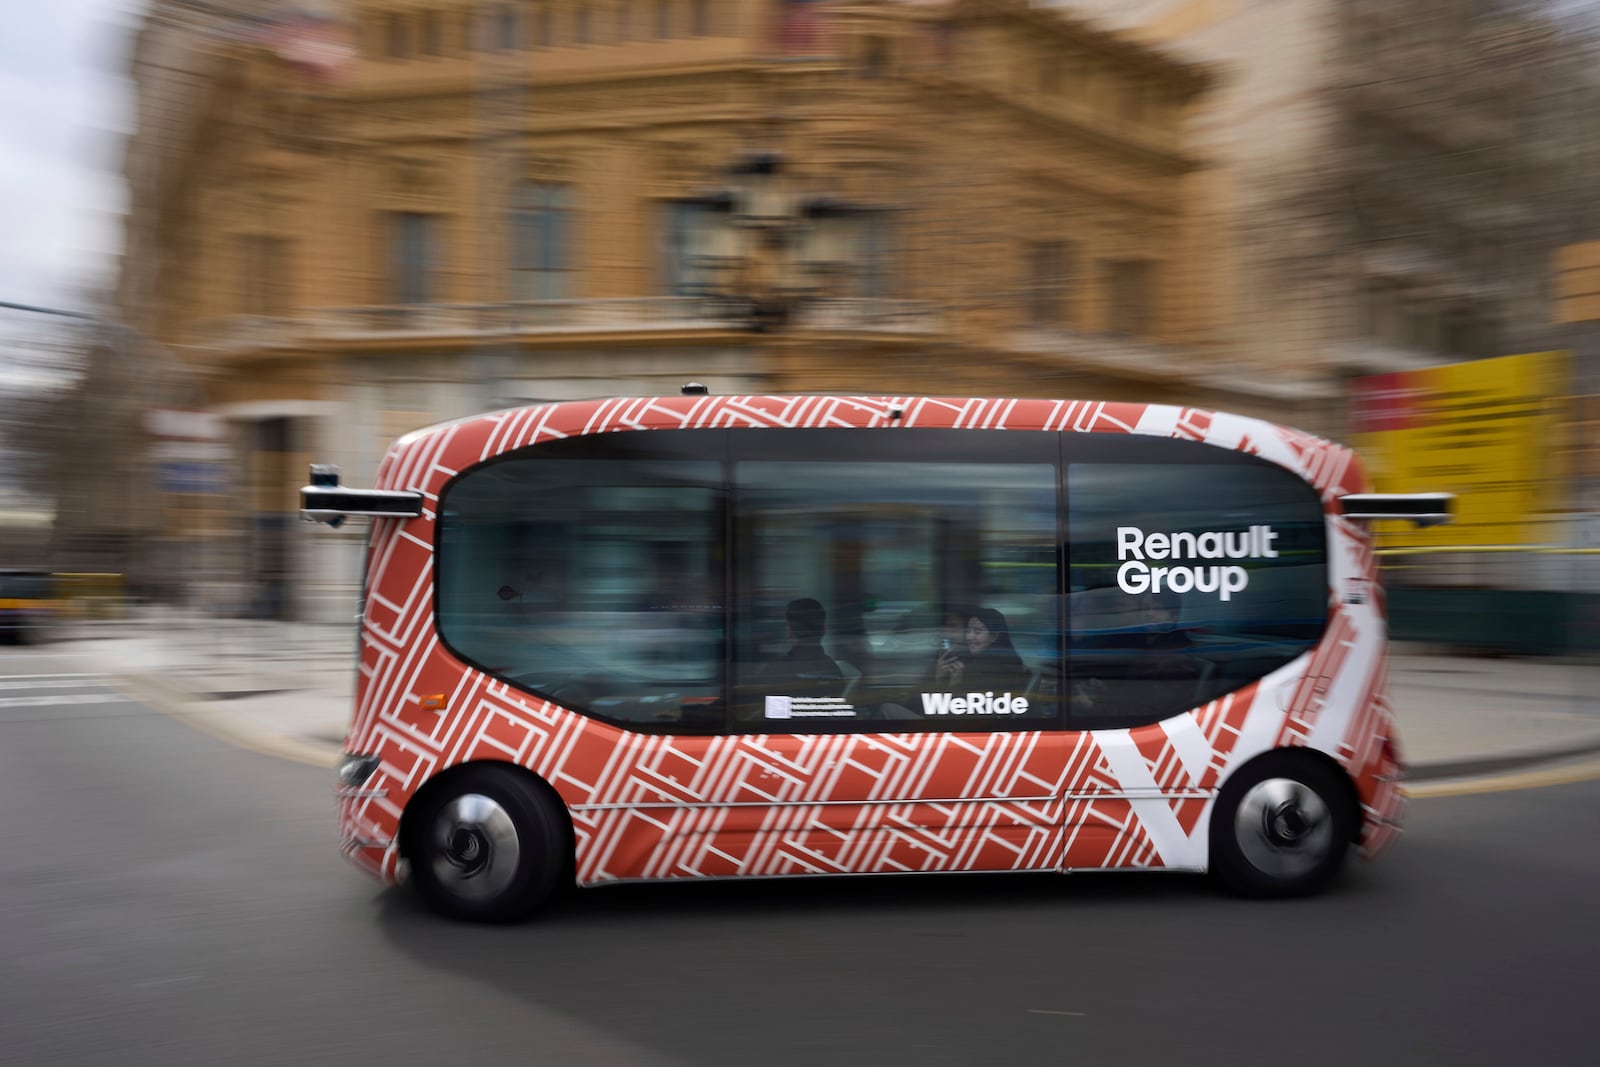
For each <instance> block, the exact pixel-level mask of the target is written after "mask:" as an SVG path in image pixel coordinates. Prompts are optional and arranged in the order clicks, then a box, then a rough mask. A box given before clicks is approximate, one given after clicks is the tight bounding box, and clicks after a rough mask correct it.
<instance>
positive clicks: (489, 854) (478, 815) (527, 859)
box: [406, 766, 571, 922]
mask: <svg viewBox="0 0 1600 1067" xmlns="http://www.w3.org/2000/svg"><path fill="white" fill-rule="evenodd" d="M419 799H420V800H421V802H422V803H421V807H420V809H419V810H418V811H417V813H416V816H417V817H416V818H415V820H413V821H410V830H411V834H410V837H411V839H410V841H409V847H408V849H407V850H406V851H407V854H408V856H409V858H410V861H411V879H412V881H413V882H414V883H415V885H416V889H417V893H418V894H419V895H420V896H421V897H422V899H423V901H424V902H425V903H426V904H427V905H428V906H429V907H430V908H432V909H433V910H434V911H437V912H439V913H440V914H443V915H447V916H449V917H451V918H455V919H465V920H468V921H472V922H515V921H517V920H519V919H523V918H526V917H527V916H528V915H530V914H531V913H532V912H534V911H535V910H536V909H538V908H539V907H540V906H541V905H543V904H545V903H546V902H547V901H548V900H549V899H550V898H551V897H552V896H554V895H555V892H556V890H557V889H558V888H559V887H560V885H561V881H562V878H563V877H564V876H565V875H566V874H567V873H568V872H569V871H570V869H571V856H570V846H569V842H568V836H569V835H568V834H567V832H566V826H565V820H564V819H563V818H562V813H561V812H560V811H559V810H558V809H557V805H556V801H555V800H554V799H553V798H551V797H550V796H548V795H547V794H546V791H545V790H542V789H541V788H540V787H539V784H538V783H536V782H534V781H532V780H531V779H530V778H529V777H528V776H527V775H526V774H524V773H522V772H521V771H518V770H515V769H513V768H509V767H495V766H476V767H470V768H467V769H464V770H461V771H459V772H457V773H456V774H454V775H453V776H452V777H450V778H449V779H448V781H446V782H440V783H438V784H437V785H436V786H435V788H433V789H431V790H429V791H428V792H427V793H426V794H425V795H424V796H422V797H421V798H419Z"/></svg>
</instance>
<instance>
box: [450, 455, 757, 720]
mask: <svg viewBox="0 0 1600 1067" xmlns="http://www.w3.org/2000/svg"><path fill="white" fill-rule="evenodd" d="M626 436H628V437H635V438H639V439H643V438H646V437H650V438H656V439H657V440H656V442H650V443H660V444H669V443H673V442H668V441H666V440H665V437H666V436H667V435H660V436H659V437H658V435H654V434H650V435H645V434H638V435H634V434H629V435H626ZM685 436H688V435H685ZM721 437H722V435H721V434H720V433H719V434H716V435H715V437H714V438H713V439H712V442H711V443H712V444H714V445H715V448H714V452H715V453H716V454H717V455H719V456H720V451H721V449H720V441H721ZM679 440H680V441H681V438H680V439H679ZM573 443H574V444H577V445H579V448H576V449H574V448H564V447H556V448H550V449H544V450H539V449H535V450H532V451H530V452H528V453H523V454H520V455H518V456H515V457H513V458H510V459H507V460H504V461H501V462H497V463H493V464H490V465H487V466H484V467H480V468H478V469H476V470H474V471H471V472H469V473H467V474H465V475H463V476H462V477H461V478H460V479H458V480H457V481H456V482H455V484H454V485H452V486H451V487H450V488H449V489H448V490H447V491H446V493H445V494H444V498H443V501H442V505H441V508H442V511H441V517H440V532H439V547H438V566H439V576H438V618H439V631H440V635H441V636H442V637H443V639H444V641H445V642H446V644H448V645H449V646H450V647H451V648H452V649H453V650H454V651H455V652H456V653H457V654H458V655H460V656H462V657H463V658H464V659H466V660H467V661H469V662H471V663H473V664H475V665H476V666H478V667H481V668H483V669H485V670H488V671H490V672H492V673H494V674H496V675H499V676H501V677H503V678H506V679H509V680H510V681H512V682H515V683H516V684H518V685H521V686H523V687H525V688H527V689H530V690H532V691H534V692H535V693H538V694H540V695H542V696H546V697H549V698H550V699H552V700H557V701H560V702H561V703H563V704H565V705H567V706H568V707H573V708H577V709H580V710H584V711H588V712H590V713H592V714H595V715H597V716H599V717H601V718H606V719H610V720H613V721H616V722H619V723H624V724H628V725H635V726H640V727H645V728H657V729H664V730H679V729H682V730H691V731H692V730H701V729H703V730H717V729H721V728H722V726H723V723H724V722H725V717H726V716H725V712H724V709H723V703H722V701H723V663H724V659H725V653H724V650H725V647H726V641H725V640H724V635H723V624H724V606H725V604H724V598H723V595H722V588H723V573H724V557H723V552H722V544H723V536H724V523H725V510H724V507H723V464H722V462H721V460H720V458H718V459H709V458H708V459H674V458H667V457H652V456H649V455H638V456H618V457H609V458H607V457H603V456H596V455H594V454H593V453H594V452H596V451H598V452H605V451H606V450H607V443H606V442H601V443H599V444H597V445H596V446H594V447H593V448H590V449H587V452H589V453H590V454H587V455H586V454H584V452H585V450H584V449H583V446H582V442H581V441H580V442H573ZM640 443H641V444H642V443H645V442H643V441H642V440H641V441H640Z"/></svg>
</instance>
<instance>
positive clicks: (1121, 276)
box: [1105, 259, 1155, 337]
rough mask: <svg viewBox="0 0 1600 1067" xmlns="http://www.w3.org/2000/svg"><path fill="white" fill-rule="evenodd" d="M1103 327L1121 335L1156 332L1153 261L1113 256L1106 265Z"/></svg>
mask: <svg viewBox="0 0 1600 1067" xmlns="http://www.w3.org/2000/svg"><path fill="white" fill-rule="evenodd" d="M1105 284H1106V309H1107V315H1106V331H1107V332H1108V333H1113V334H1118V335H1120V336H1123V337H1151V336H1153V335H1154V333H1155V264H1154V263H1153V262H1151V261H1150V260H1148V259H1112V260H1107V261H1106V265H1105Z"/></svg>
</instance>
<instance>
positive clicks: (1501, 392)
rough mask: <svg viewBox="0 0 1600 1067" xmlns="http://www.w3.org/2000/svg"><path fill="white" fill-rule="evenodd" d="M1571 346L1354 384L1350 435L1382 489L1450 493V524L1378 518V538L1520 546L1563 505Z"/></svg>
mask: <svg viewBox="0 0 1600 1067" xmlns="http://www.w3.org/2000/svg"><path fill="white" fill-rule="evenodd" d="M1566 392H1567V353H1565V352H1533V353H1529V354H1526V355H1519V356H1501V357H1500V358H1498V359H1482V360H1474V361H1472V362H1470V363H1452V364H1450V365H1448V366H1444V367H1430V368H1428V369H1427V370H1418V371H1405V372H1402V373H1399V374H1379V375H1374V376H1372V377H1368V378H1358V379H1356V380H1355V381H1354V382H1353V383H1352V391H1351V416H1352V425H1353V428H1354V431H1355V432H1354V436H1353V440H1352V442H1351V443H1352V444H1353V445H1354V447H1355V449H1356V451H1357V452H1359V453H1360V455H1361V458H1362V460H1363V461H1364V462H1365V464H1366V468H1367V474H1368V476H1369V477H1370V478H1371V480H1372V483H1373V489H1374V491H1376V492H1380V493H1422V492H1445V493H1454V494H1456V518H1455V521H1454V522H1453V523H1451V524H1450V525H1448V526H1440V527H1429V528H1425V529H1415V528H1412V527H1410V526H1402V525H1401V524H1399V523H1391V522H1384V523H1382V524H1380V525H1379V527H1378V530H1379V543H1380V544H1381V545H1383V546H1384V547H1400V546H1413V545H1417V546H1422V545H1434V546H1438V545H1520V544H1528V543H1530V542H1534V541H1537V540H1539V539H1540V535H1539V530H1538V524H1537V522H1536V521H1535V520H1536V519H1537V518H1538V517H1539V516H1540V515H1542V514H1545V513H1548V512H1550V511H1552V510H1554V509H1555V508H1556V507H1558V506H1559V502H1560V487H1561V481H1562V472H1561V471H1560V470H1558V469H1557V465H1558V460H1559V457H1560V453H1561V449H1560V435H1561V433H1562V429H1561V427H1562V422H1561V398H1562V397H1563V396H1564V395H1565V394H1566Z"/></svg>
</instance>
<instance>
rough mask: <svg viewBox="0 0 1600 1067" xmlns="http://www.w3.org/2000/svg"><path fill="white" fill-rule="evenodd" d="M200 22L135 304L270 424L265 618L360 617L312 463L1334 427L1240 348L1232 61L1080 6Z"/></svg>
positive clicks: (156, 28)
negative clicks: (1247, 425)
mask: <svg viewBox="0 0 1600 1067" xmlns="http://www.w3.org/2000/svg"><path fill="white" fill-rule="evenodd" d="M185 11H186V8H185V7H184V6H183V4H182V3H178V2H173V0H168V2H161V0H158V2H157V3H155V4H154V5H153V9H152V12H151V15H150V16H149V18H150V22H149V23H148V24H147V27H146V30H145V34H144V36H143V38H142V47H141V50H139V51H137V52H136V57H135V63H134V75H135V81H136V83H137V84H138V86H139V89H140V93H141V101H142V103H141V108H140V112H139V114H140V125H139V129H138V130H137V131H136V132H135V134H134V135H133V137H132V139H131V142H130V148H129V153H128V164H127V172H128V178H129V182H130V185H131V186H132V187H133V191H132V196H131V203H132V209H131V212H130V217H129V221H128V232H129V239H128V249H129V255H128V257H127V260H126V263H125V268H124V276H123V283H122V294H121V295H122V301H123V311H124V314H125V315H126V316H127V318H128V320H129V321H130V322H131V323H133V324H134V326H135V327H136V328H137V329H139V330H140V331H141V332H143V333H145V334H146V335H148V336H149V337H152V338H155V339H156V340H158V341H159V342H160V343H162V344H163V345H165V346H167V347H168V348H169V349H170V350H171V351H173V352H175V353H177V354H178V355H179V356H180V358H182V359H183V360H185V361H186V362H187V363H189V364H190V365H192V366H193V367H194V368H196V372H197V374H199V375H200V376H201V378H202V380H203V381H204V382H205V386H206V390H207V394H208V400H209V410H210V411H211V412H212V413H214V414H216V415H220V416H222V417H223V418H224V419H225V420H226V421H227V425H228V426H229V427H230V433H231V440H232V443H233V446H234V449H235V453H236V457H237V458H236V461H235V463H234V467H233V472H232V474H233V477H232V478H231V480H230V485H231V489H230V490H229V493H230V494H231V495H230V496H229V497H228V499H229V500H230V501H231V502H232V506H233V507H234V508H235V510H236V512H237V514H238V516H239V522H238V526H237V527H236V529H235V531H234V536H233V537H232V539H231V546H232V547H231V553H232V554H231V555H229V554H226V553H224V554H220V555H214V557H213V558H217V559H224V558H225V559H230V560H233V561H234V562H233V564H231V566H233V568H234V569H235V570H236V571H237V572H238V573H239V574H241V575H243V576H244V577H245V578H246V580H247V583H248V584H249V585H250V586H251V587H252V589H253V590H254V591H255V592H254V594H253V599H254V602H255V604H256V607H257V609H258V610H262V611H266V612H268V613H272V614H286V615H297V616H311V617H334V618H343V617H345V615H346V614H347V612H348V608H349V600H348V593H349V589H350V587H351V585H352V583H353V582H354V580H355V575H356V573H357V569H358V566H359V548H358V538H357V536H356V535H354V534H352V533H351V532H349V531H328V530H325V529H321V528H319V529H317V530H315V531H312V530H310V529H301V528H298V526H297V524H292V523H291V519H292V516H293V511H294V508H295V506H296V497H295V490H296V489H297V488H298V486H299V485H300V484H301V483H302V482H303V480H304V472H305V469H306V463H307V462H308V461H310V460H312V459H316V460H318V461H323V462H334V463H338V464H339V465H340V466H341V467H342V468H343V470H344V474H345V478H346V480H347V482H349V483H351V484H360V483H363V482H366V481H368V480H370V478H371V477H372V475H373V473H374V471H375V469H376V465H377V462H378V460H379V459H380V457H381V455H382V452H383V449H384V448H385V447H386V445H387V443H388V442H389V441H390V440H392V439H393V438H394V437H396V436H397V435H399V434H401V433H403V432H405V431H407V430H410V429H413V428H415V427H417V426H420V425H424V424H427V423H431V422H435V421H438V420H441V419H448V418H453V417H458V416H462V415H466V414H470V413H474V412H478V411H483V410H488V409H491V408H494V407H501V406H507V405H512V404H518V403H524V402H529V401H538V400H552V399H570V398H575V397H582V396H593V395H604V394H628V393H645V394H659V393H665V392H675V391H676V390H677V389H678V387H679V386H680V385H681V384H682V383H684V382H686V381H690V380H694V381H699V382H702V383H704V384H706V385H707V386H708V387H709V388H710V389H712V390H713V391H717V392H726V391H752V390H760V391H783V390H804V391H813V390H816V391H846V390H848V391H856V390H860V391H873V392H890V393H923V394H926V393H953V394H969V393H970V394H977V395H1003V394H1015V395H1024V396H1039V395H1057V396H1075V397H1087V398H1103V399H1108V400H1114V399H1142V400H1155V401H1175V402H1185V403H1199V404H1207V405H1211V406H1216V407H1223V408H1231V409H1236V410H1244V411H1246V412H1249V413H1261V414H1272V415H1274V416H1278V417H1282V416H1283V415H1284V413H1285V411H1286V410H1290V411H1294V410H1303V411H1304V412H1305V417H1304V418H1301V419H1300V420H1299V421H1302V422H1306V423H1310V424H1313V427H1315V424H1317V423H1319V422H1321V421H1323V414H1324V413H1323V412H1321V411H1320V410H1315V409H1312V408H1309V407H1301V408H1297V407H1296V406H1297V405H1298V406H1303V405H1306V404H1307V403H1308V402H1310V401H1311V400H1314V399H1315V397H1316V395H1317V394H1316V393H1315V391H1314V390H1308V389H1305V388H1303V387H1302V386H1301V384H1300V383H1297V382H1294V381H1281V380H1280V379H1279V378H1274V377H1272V376H1264V375H1259V374H1243V373H1240V370H1239V366H1238V361H1237V359H1236V358H1235V356H1234V355H1233V354H1232V353H1231V352H1230V351H1229V348H1228V346H1226V345H1225V344H1224V343H1223V338H1224V326H1225V323H1224V322H1223V320H1222V318H1221V317H1220V313H1219V302H1218V299H1217V295H1216V293H1215V291H1214V288H1213V279H1214V276H1215V271H1214V269H1213V266H1212V262H1211V258H1210V257H1211V255H1212V252H1213V250H1214V248H1213V246H1214V244H1215V235H1214V234H1213V233H1212V232H1210V230H1209V229H1208V226H1209V225H1210V224H1211V222H1212V220H1213V217H1214V212H1212V211H1210V210H1207V209H1204V208H1203V206H1202V204H1201V198H1202V197H1203V195H1204V190H1205V184H1206V175H1205V168H1204V166H1203V163H1204V160H1203V158H1202V157H1201V156H1199V155H1197V154H1196V153H1195V151H1194V150H1193V148H1192V146H1191V142H1190V140H1189V135H1188V132H1187V131H1188V128H1189V126H1190V124H1191V122H1192V121H1193V119H1194V116H1195V115H1196V113H1197V111H1198V109H1199V108H1200V106H1201V104H1202V103H1203V101H1204V100H1205V97H1206V94H1207V92H1208V91H1209V90H1210V89H1211V86H1212V76H1211V74H1210V72H1209V71H1208V70H1207V69H1206V68H1205V67H1204V66H1203V65H1199V64H1195V63H1189V62H1181V61H1178V60H1174V59H1173V58H1171V57H1169V56H1168V55H1166V54H1164V53H1162V52H1161V51H1159V50H1156V49H1153V48H1150V47H1147V46H1144V45H1140V44H1136V43H1133V42H1132V41H1130V40H1128V39H1126V38H1124V37H1122V36H1119V35H1116V34H1112V33H1107V32H1103V31H1102V30H1099V29H1097V28H1095V27H1093V26H1091V25H1089V24H1087V23H1085V22H1082V21H1080V20H1077V19H1074V18H1072V17H1068V16H1064V15H1062V14H1059V13H1056V12H1051V11H1047V10H1041V9H1037V8H1034V7H1032V6H1030V5H1028V4H1026V3H1023V2H1018V0H957V2H954V3H909V2H888V0H879V2H870V3H859V4H842V3H836V4H817V3H810V4H807V3H792V2H791V3H782V2H769V0H659V2H658V0H615V2H609V3H602V2H581V0H545V2H541V0H533V2H522V0H519V2H506V3H486V2H481V0H480V2H475V3H473V2H467V0H431V2H427V0H416V2H409V0H407V2H401V0H395V2H387V3H377V2H354V3H350V4H347V5H345V6H344V7H343V8H342V9H341V10H340V11H338V12H336V14H337V15H338V21H337V22H336V23H332V22H329V23H323V22H316V21H306V20H301V21H298V22H296V23H294V24H293V25H292V26H287V27H286V26H285V25H284V24H282V23H279V22H275V21H273V20H272V19H270V18H268V19H267V20H265V21H264V22H252V23H248V24H246V25H245V27H244V29H243V30H241V29H240V27H239V26H232V27H229V26H223V27H221V28H220V29H219V28H218V26H217V25H216V24H215V23H214V22H212V23H207V24H206V25H205V26H204V27H201V26H199V25H198V23H196V22H194V21H193V20H188V16H187V15H186V14H185ZM269 14H270V12H269ZM208 18H209V16H208ZM186 20H187V21H186ZM336 31H337V32H336ZM186 33H187V37H185V36H184V34H186ZM340 33H342V34H346V35H347V36H339V35H338V34H340ZM157 44H159V45H160V47H159V48H158V47H157ZM174 52H182V54H183V56H184V57H185V58H184V59H183V60H182V61H181V62H177V61H174V60H173V58H172V56H173V53H174ZM153 57H156V58H153ZM158 59H159V61H158ZM311 60H315V61H316V62H315V63H314V64H313V63H312V62H310V61H311ZM175 71H177V72H180V73H174V72H175ZM195 72H198V73H195ZM158 105H160V106H158ZM1282 377H1286V376H1280V378H1282Z"/></svg>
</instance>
